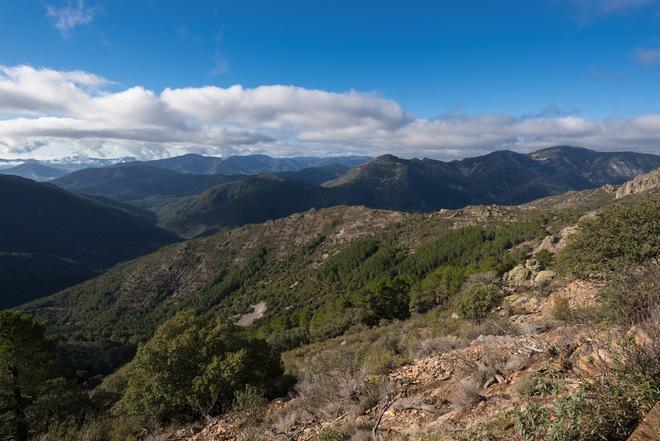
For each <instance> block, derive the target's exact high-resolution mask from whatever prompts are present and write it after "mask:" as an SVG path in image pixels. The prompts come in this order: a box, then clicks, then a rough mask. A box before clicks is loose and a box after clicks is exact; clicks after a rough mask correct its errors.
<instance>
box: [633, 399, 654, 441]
mask: <svg viewBox="0 0 660 441" xmlns="http://www.w3.org/2000/svg"><path fill="white" fill-rule="evenodd" d="M628 441H660V403H658V404H656V405H655V407H654V408H653V409H651V411H650V412H649V413H648V414H647V415H646V418H644V420H643V421H642V423H641V424H640V425H639V426H638V427H637V429H636V430H635V431H634V432H633V434H632V435H630V438H628Z"/></svg>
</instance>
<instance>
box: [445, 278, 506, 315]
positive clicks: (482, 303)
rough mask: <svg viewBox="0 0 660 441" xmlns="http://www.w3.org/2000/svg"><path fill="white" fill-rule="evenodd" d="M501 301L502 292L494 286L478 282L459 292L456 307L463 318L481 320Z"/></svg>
mask: <svg viewBox="0 0 660 441" xmlns="http://www.w3.org/2000/svg"><path fill="white" fill-rule="evenodd" d="M501 301H502V293H501V292H500V291H499V290H498V289H497V288H496V287H495V286H493V285H485V284H484V285H482V284H478V285H474V286H471V287H469V288H467V289H464V290H463V291H461V292H460V294H459V295H458V297H457V300H456V307H457V309H458V312H459V314H460V315H461V316H462V317H463V318H466V319H468V320H476V321H481V320H483V319H484V318H486V316H487V315H488V313H489V312H490V310H491V309H493V308H494V307H495V306H497V305H499V304H500V302H501Z"/></svg>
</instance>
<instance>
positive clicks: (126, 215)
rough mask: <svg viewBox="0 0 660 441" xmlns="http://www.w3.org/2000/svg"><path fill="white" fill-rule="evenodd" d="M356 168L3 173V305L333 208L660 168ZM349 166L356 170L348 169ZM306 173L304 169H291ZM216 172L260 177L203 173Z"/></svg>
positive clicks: (606, 161)
mask: <svg viewBox="0 0 660 441" xmlns="http://www.w3.org/2000/svg"><path fill="white" fill-rule="evenodd" d="M364 160H365V158H359V157H350V158H326V159H320V158H279V159H274V158H269V157H264V156H260V155H255V156H250V157H235V158H227V159H225V160H221V159H220V158H210V157H203V156H199V155H185V156H182V157H177V158H169V159H167V160H158V161H145V162H137V161H131V162H120V163H112V164H110V165H109V166H107V167H96V168H87V169H82V170H77V171H74V172H71V173H69V174H67V175H65V176H62V177H59V178H57V179H54V180H53V181H52V182H53V184H55V185H57V186H59V187H60V188H58V187H56V186H55V185H52V184H38V183H36V182H34V181H31V180H27V179H21V178H18V177H13V176H3V175H0V178H1V179H0V193H1V194H2V195H3V196H2V198H3V199H2V200H1V201H0V202H2V204H3V208H4V210H3V213H4V214H3V215H2V216H0V226H2V229H1V231H2V232H3V233H4V234H3V235H2V236H3V237H2V239H1V240H0V252H1V253H3V254H2V259H3V262H4V264H3V266H2V268H3V269H4V271H6V272H7V274H0V278H1V280H2V281H3V282H2V283H3V284H4V285H3V286H0V287H3V288H5V292H10V293H11V294H8V295H7V296H6V299H5V300H4V301H5V303H4V305H5V306H8V305H12V304H17V303H21V302H24V301H27V300H29V299H32V298H36V297H40V296H43V295H46V294H48V293H51V292H54V291H57V290H59V289H61V288H64V287H66V286H70V285H71V284H73V283H77V282H79V281H81V280H84V279H86V278H89V277H91V276H92V275H94V274H96V273H97V272H98V271H102V270H104V269H105V268H107V267H109V266H111V265H113V264H115V263H118V262H121V261H124V260H127V259H131V258H134V257H138V256H140V255H142V254H144V253H147V252H150V251H154V250H156V249H157V248H159V247H160V246H162V245H165V244H168V243H171V242H174V241H176V240H178V237H177V236H182V237H194V236H200V235H203V236H206V235H211V234H214V233H215V232H218V231H223V230H227V229H230V228H235V227H239V226H241V225H245V224H255V223H260V222H264V221H267V220H271V219H278V218H283V217H286V216H288V215H290V214H293V213H297V212H304V211H307V210H309V209H311V208H327V207H332V206H340V205H362V206H366V207H370V208H380V209H392V210H398V211H408V212H432V211H435V210H438V209H441V208H450V209H453V208H460V207H464V206H466V205H471V204H503V205H511V204H520V203H525V202H528V201H531V200H534V199H537V198H541V197H544V196H550V195H556V194H560V193H563V192H566V191H569V190H582V189H588V188H595V187H598V186H600V185H603V184H617V183H620V182H623V181H625V180H628V179H630V178H633V177H635V176H637V175H639V174H642V173H644V172H647V171H649V170H652V169H655V168H658V167H660V157H658V156H654V155H647V154H640V153H630V152H624V153H607V152H597V151H593V150H588V149H583V148H576V147H567V146H559V147H552V148H548V149H543V150H539V151H537V152H534V153H530V154H521V153H515V152H511V151H498V152H494V153H491V154H488V155H485V156H480V157H476V158H467V159H464V160H460V161H450V162H444V161H438V160H432V159H421V160H420V159H402V158H398V157H395V156H392V155H384V156H381V157H378V158H376V159H374V160H371V161H369V162H367V163H364V164H362V161H364ZM334 161H338V162H334ZM223 164H224V165H223ZM354 164H361V165H358V166H356V167H353V168H350V167H351V166H352V165H354ZM24 165H25V166H26V167H24V168H27V167H28V166H29V167H32V168H35V167H39V165H38V164H33V163H30V164H24ZM305 165H311V166H310V167H307V168H300V167H304V166H305ZM229 166H231V167H229ZM223 167H224V168H223ZM291 168H292V169H293V170H287V169H291ZM58 170H59V169H58ZM177 170H178V171H177ZM222 170H225V171H242V172H245V173H248V172H249V173H257V175H247V174H235V175H224V174H212V173H211V172H217V171H222ZM263 170H266V171H265V172H264V171H263ZM278 170H287V171H278ZM154 223H157V225H158V226H156V225H154ZM10 273H11V275H12V277H8V276H9V274H10ZM2 276H4V277H2ZM8 284H9V285H8Z"/></svg>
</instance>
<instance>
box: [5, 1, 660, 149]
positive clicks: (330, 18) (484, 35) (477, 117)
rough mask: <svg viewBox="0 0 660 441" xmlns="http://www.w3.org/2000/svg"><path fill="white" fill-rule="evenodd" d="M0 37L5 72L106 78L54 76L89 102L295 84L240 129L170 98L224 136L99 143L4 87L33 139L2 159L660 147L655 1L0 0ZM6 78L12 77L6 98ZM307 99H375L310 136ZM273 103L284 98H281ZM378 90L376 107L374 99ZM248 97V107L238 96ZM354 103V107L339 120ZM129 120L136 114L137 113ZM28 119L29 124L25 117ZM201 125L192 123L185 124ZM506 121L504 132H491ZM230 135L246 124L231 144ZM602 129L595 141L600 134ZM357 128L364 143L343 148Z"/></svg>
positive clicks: (13, 141)
mask: <svg viewBox="0 0 660 441" xmlns="http://www.w3.org/2000/svg"><path fill="white" fill-rule="evenodd" d="M0 29H3V37H4V38H3V41H4V43H3V44H0V65H2V66H5V67H6V68H7V69H17V68H18V67H20V66H23V67H25V66H28V67H30V68H31V69H33V70H34V72H33V73H32V74H30V75H42V76H43V74H44V72H45V71H46V70H47V71H48V72H55V73H66V72H72V71H76V72H84V73H88V74H89V75H94V76H97V77H98V78H100V79H103V81H99V82H96V83H95V84H88V83H85V82H83V83H80V82H78V81H77V80H75V79H74V80H72V79H71V78H68V79H67V78H65V77H66V75H64V76H63V77H62V79H61V80H60V82H59V83H57V84H50V83H49V85H48V87H54V88H55V89H58V88H60V89H62V88H64V89H66V88H67V87H69V86H71V87H75V88H78V89H80V90H81V91H83V92H84V93H85V94H86V95H87V96H88V98H98V97H100V96H104V95H108V94H113V93H117V94H121V93H123V92H126V91H129V90H133V89H134V88H139V89H140V90H143V91H146V92H148V93H151V94H153V95H155V96H156V97H157V98H159V97H161V94H162V92H163V91H164V90H167V89H170V90H179V91H182V90H188V91H189V92H191V93H192V92H193V91H199V90H206V89H203V87H204V86H216V88H217V90H213V91H211V92H213V94H211V95H210V97H207V101H208V100H210V99H213V100H218V99H219V100H220V101H222V99H223V98H222V97H221V96H219V95H218V93H220V92H222V91H226V90H228V88H230V87H231V86H234V85H241V86H242V88H243V89H242V91H243V92H242V93H246V92H249V91H253V90H255V88H257V89H258V88H259V87H260V86H262V87H263V86H271V85H286V86H295V88H296V89H295V90H294V91H293V92H292V91H291V90H289V91H288V92H287V93H288V94H289V96H288V97H283V96H282V93H281V92H282V91H278V90H274V91H273V90H263V91H262V92H264V93H263V94H260V95H259V94H255V95H259V96H258V97H252V98H251V99H255V100H257V102H255V103H254V104H252V105H251V109H249V110H245V109H243V110H244V111H245V112H249V111H253V112H256V114H263V113H264V112H266V113H268V112H271V113H272V112H275V113H277V112H279V113H278V115H280V116H281V115H285V116H286V117H285V118H283V119H284V121H281V119H282V118H279V116H278V117H277V118H274V119H270V120H268V119H267V120H264V119H263V118H258V117H256V116H255V114H249V115H245V116H244V117H238V118H237V119H236V120H234V119H233V118H231V110H232V109H220V110H218V109H215V108H213V109H208V112H209V113H204V114H203V115H202V114H199V113H196V112H194V111H193V110H196V109H192V107H190V106H195V105H196V104H194V103H190V102H188V101H186V104H185V105H179V103H180V101H177V103H176V104H173V103H172V102H171V101H167V100H165V101H167V102H166V103H165V104H162V103H161V105H162V106H165V107H167V111H168V112H169V111H172V109H174V110H176V111H177V112H179V115H178V116H179V117H180V118H181V121H183V122H182V123H181V124H184V123H185V124H186V127H185V130H184V129H182V130H183V132H185V131H186V130H193V129H192V128H191V127H192V126H191V125H190V124H192V125H193V126H194V127H196V128H197V129H198V130H201V129H200V128H201V127H202V126H203V127H204V128H205V129H214V130H216V132H217V131H218V130H220V132H222V130H224V132H223V133H224V134H223V135H219V134H216V135H213V134H211V135H209V133H211V132H207V133H206V135H204V136H197V135H199V133H196V134H195V136H191V137H190V140H186V139H185V133H183V134H182V133H179V134H178V135H177V136H165V135H162V136H155V135H154V136H148V137H147V136H140V137H137V136H134V137H133V138H131V137H130V136H125V135H122V136H117V135H116V134H111V135H108V136H101V135H102V133H100V132H103V133H105V132H108V127H106V126H110V125H111V123H114V124H115V125H121V123H122V121H123V120H122V121H120V120H121V118H110V120H108V121H105V125H104V127H103V129H102V130H101V129H98V127H100V125H98V124H97V126H94V127H95V129H94V130H93V132H94V133H92V134H91V135H89V132H90V130H87V131H86V132H87V133H88V135H81V134H80V133H77V134H72V133H71V134H70V135H71V136H64V135H66V134H62V133H60V132H58V133H55V132H54V131H53V129H52V128H51V126H48V128H47V129H45V128H44V127H45V126H44V125H45V124H46V122H44V121H43V119H45V118H49V119H53V118H65V117H66V118H69V119H72V118H73V119H77V120H78V121H79V122H80V124H78V125H75V124H73V123H71V124H73V125H75V127H74V128H79V127H80V125H84V124H89V123H90V121H88V120H87V119H86V118H81V116H80V114H81V113H85V112H84V111H82V110H80V106H79V107H77V108H78V109H79V110H78V114H76V112H75V111H72V110H71V109H70V108H67V109H64V108H57V106H46V107H45V108H44V107H40V108H39V109H32V108H29V106H28V105H27V104H26V105H25V106H23V107H21V106H5V108H3V106H2V102H1V100H2V95H1V94H0V115H3V116H2V118H3V119H4V121H5V122H7V121H14V123H13V124H14V126H15V125H16V122H17V121H18V120H20V121H23V126H21V127H22V128H21V130H17V129H15V128H14V126H12V127H11V130H9V132H11V133H14V132H15V133H16V135H14V136H9V137H7V138H6V139H4V140H2V139H0V154H3V153H4V156H8V155H9V156H11V155H15V156H25V155H26V154H29V155H33V156H39V154H40V153H44V154H46V155H54V154H62V153H72V154H74V153H75V154H85V153H89V154H94V153H96V154H101V155H106V156H107V155H111V154H113V152H114V153H116V154H119V153H126V152H128V154H135V155H137V156H162V155H170V154H173V153H177V152H180V151H184V150H185V151H200V152H202V153H213V154H228V153H241V152H248V153H249V152H253V151H264V152H267V153H269V152H270V153H272V154H305V153H309V152H315V153H326V154H332V153H346V152H349V153H353V152H355V153H364V152H367V153H378V152H379V150H383V151H392V152H395V153H399V154H403V155H404V156H405V155H408V156H412V155H417V156H423V155H429V156H437V157H454V156H464V155H467V154H476V153H480V152H485V151H488V150H493V149H496V148H502V147H509V148H514V149H518V150H525V149H531V148H534V147H537V146H540V145H542V144H543V143H550V142H553V141H563V140H566V141H572V140H573V138H574V139H575V142H579V143H581V144H587V145H589V146H592V147H599V146H600V144H603V146H602V148H607V149H611V148H616V147H617V146H619V145H620V146H621V147H623V148H633V149H638V150H643V151H656V150H655V149H656V147H654V146H655V145H657V144H656V141H657V140H659V139H660V135H658V134H657V133H656V132H657V130H656V129H657V128H658V127H660V125H659V126H658V127H656V126H655V125H654V124H655V123H656V120H655V119H654V115H656V114H657V113H658V111H659V110H658V103H659V102H660V87H659V86H660V81H659V79H660V78H659V74H660V2H658V1H656V0H539V1H532V0H530V1H522V0H518V1H511V0H501V1H496V2H495V1H469V0H465V1H461V2H449V1H414V0H413V1H389V0H380V1H371V0H368V1H302V0H300V1H277V2H274V1H240V2H236V1H233V2H229V1H195V0H191V1H186V2H177V1H160V0H144V1H140V0H132V1H128V0H112V1H111V0H105V1H93V0H85V1H83V0H37V1H32V0H21V1H8V0H0ZM21 75H27V74H26V73H25V72H23V73H21ZM2 80H3V77H2V75H0V90H2V86H1V84H2ZM4 80H5V83H6V84H5V89H6V90H9V91H10V92H11V93H13V95H11V97H13V98H11V99H10V96H9V95H8V96H7V97H5V100H7V101H15V100H17V98H16V96H17V95H16V94H17V93H18V92H16V90H19V89H20V93H21V94H22V95H21V96H22V97H23V98H25V102H26V103H27V102H31V101H30V100H29V99H28V98H30V97H29V96H26V95H29V93H30V86H29V84H28V83H24V81H23V77H20V78H18V77H17V75H15V74H14V75H12V74H11V73H8V72H5V73H4ZM22 82H23V83H22ZM19 83H20V84H19ZM21 84H23V85H22V86H21ZM30 84H37V83H30ZM39 84H41V83H39ZM67 84H68V86H67ZM12 88H14V89H15V90H13V89H12ZM58 90H59V89H58ZM206 91H207V92H208V90H206ZM296 91H298V92H296ZM310 91H323V92H324V93H327V94H330V95H329V96H325V95H323V96H321V97H317V98H318V99H320V100H321V102H320V105H321V106H323V105H324V104H323V103H327V102H328V100H332V99H335V98H337V99H338V101H342V99H341V98H342V97H346V94H350V93H352V92H351V91H355V93H357V94H358V95H359V97H362V98H364V99H365V100H366V101H367V103H366V104H364V105H362V104H355V103H353V104H350V105H348V106H349V108H350V109H348V110H347V108H346V105H347V104H346V103H345V100H344V101H342V102H343V103H344V104H340V103H337V106H335V107H332V109H326V111H323V112H322V113H323V114H322V115H320V117H321V118H324V117H327V119H328V121H327V122H328V124H329V125H330V126H331V128H332V129H334V130H335V131H336V129H337V124H339V123H340V122H341V121H342V120H343V119H344V118H346V119H351V118H355V117H357V118H360V117H361V116H363V115H364V114H368V115H370V116H369V118H368V121H367V122H366V123H365V125H363V126H360V127H354V126H353V125H351V124H348V125H346V126H345V127H341V128H342V130H343V131H342V132H341V133H334V134H329V133H327V132H328V124H325V125H323V127H316V126H315V125H314V124H312V123H311V122H310V123H308V122H306V121H303V122H302V123H301V124H299V125H296V122H297V121H299V120H300V118H301V117H302V116H300V117H298V118H294V117H293V116H287V115H290V114H291V113H292V111H291V109H290V106H289V105H290V103H291V100H292V99H294V100H295V98H292V97H291V96H290V95H294V96H300V95H301V94H304V93H309V92H310ZM60 92H61V90H60ZM216 92H217V93H216ZM266 92H273V93H266ZM8 93H9V92H8ZM53 93H54V94H56V91H54V92H53ZM262 95H263V96H262ZM285 95H286V93H285ZM312 95H313V94H312ZM62 96H63V98H64V99H73V98H66V97H68V95H62ZM223 96H224V95H223ZM273 96H276V97H277V99H278V100H279V101H278V102H277V104H276V105H275V104H273V102H272V100H273V99H275V98H273ZM211 97H212V98H211ZM375 97H377V98H378V100H382V102H381V101H378V100H376V101H375V102H374V99H375ZM147 98H148V97H147ZM189 98H190V97H186V99H189ZM308 98H309V101H307V98H306V100H305V101H304V103H305V105H308V106H315V102H316V101H314V99H315V98H314V97H313V96H309V97H308ZM177 99H183V98H181V97H180V96H179V97H177ZM237 99H238V100H240V101H241V105H243V104H242V103H243V101H242V100H243V97H239V98H237ZM282 100H283V101H282ZM138 101H139V100H138ZM161 101H162V100H161ZM264 102H265V103H267V104H263V103H264ZM392 103H394V104H395V105H396V106H398V107H399V111H400V113H401V115H399V116H396V115H394V116H393V115H391V114H390V115H389V116H387V117H386V119H387V122H386V123H385V125H382V126H381V125H378V124H376V123H374V121H373V120H374V119H377V118H375V117H373V115H371V112H372V111H374V109H376V108H378V107H381V106H383V105H384V106H386V107H387V106H388V105H389V104H392ZM130 104H131V105H134V106H136V112H137V111H139V110H140V109H142V108H143V107H142V106H143V102H142V101H139V102H137V103H136V102H133V101H131V103H130ZM264 105H265V106H266V107H267V109H266V110H264V108H263V106H264ZM26 106H27V107H26ZM81 106H82V104H81ZM260 106H261V107H260ZM356 106H357V107H356ZM370 106H374V107H370ZM97 111H99V112H101V110H100V109H97ZM342 111H343V112H344V114H343V115H338V116H337V115H335V114H334V113H333V112H342ZM393 111H396V109H394V110H393ZM350 112H356V113H354V114H352V113H350ZM302 113H303V114H304V113H305V112H304V111H302ZM329 113H332V115H330V116H328V114H329ZM211 115H213V117H211ZM227 115H229V116H227ZM381 116H382V115H381ZM123 117H126V118H127V119H130V118H129V117H130V115H123ZM169 118H174V117H173V116H171V115H170V116H169ZM397 118H399V119H400V120H397ZM484 118H487V120H484ZM499 118H503V119H501V120H500V119H499ZM570 118H573V119H570ZM640 118H641V120H640ZM26 119H28V120H31V121H28V122H27V123H24V120H26ZM39 119H41V121H39V127H37V128H36V129H34V130H30V129H28V128H25V127H24V126H25V125H26V124H28V123H29V124H32V125H36V124H37V120H39ZM191 119H192V120H195V121H194V122H193V123H190V121H191ZM275 120H277V121H275ZM457 121H458V122H457ZM610 121H615V122H616V124H614V125H612V123H610ZM640 121H641V122H640ZM51 122H57V123H58V124H60V126H61V124H64V123H67V121H64V120H60V121H51ZM69 122H70V121H69ZM96 122H97V123H98V121H96ZM151 123H153V121H151ZM432 123H433V124H434V125H433V127H432V128H431V129H429V125H430V124H432ZM553 123H554V124H559V123H561V124H560V126H561V127H559V128H558V129H557V130H558V131H561V130H565V129H566V124H568V126H569V131H571V133H573V135H572V136H573V138H571V137H567V135H566V133H565V132H562V133H557V135H556V136H553V133H552V129H551V128H548V127H547V126H548V125H549V124H550V125H551V124H553ZM99 124H100V123H99ZM456 124H461V125H460V127H457V126H456ZM498 124H499V125H500V126H501V127H495V128H493V127H492V126H493V125H495V126H497V125H498ZM521 124H522V125H523V127H522V128H521V127H520V125H521ZM530 124H534V125H535V127H538V126H539V125H542V126H544V127H545V129H544V130H541V132H542V133H540V132H539V131H538V130H527V128H526V127H527V126H529V125H530ZM576 124H577V127H579V130H577V131H576V130H575V128H576ZM584 124H587V125H589V127H590V129H588V128H586V126H585V125H584ZM617 124H618V125H617ZM622 124H623V125H625V129H626V130H632V129H631V127H630V126H631V124H632V125H633V126H635V127H637V126H640V127H642V128H643V129H644V130H645V132H644V133H637V132H635V134H634V136H633V135H630V136H626V137H625V139H621V140H617V139H614V140H612V142H609V141H608V140H609V139H611V137H610V138H607V139H606V136H608V134H611V133H612V132H614V131H621V130H623V128H624V127H623V126H621V125H622ZM635 124H636V125H635ZM649 124H650V125H649ZM151 125H152V126H153V124H151ZM443 125H444V126H445V127H444V129H445V130H444V131H443ZM447 125H450V127H449V126H447ZM512 125H516V128H511V126H512ZM604 125H606V126H604ZM148 126H149V124H146V125H143V126H141V127H143V128H145V130H146V129H147V128H149V127H148ZM404 126H405V130H406V131H405V132H402V131H401V130H402V129H401V128H402V127H404ZM58 127H59V126H58ZM502 127H505V129H506V128H507V127H508V129H507V130H505V132H507V133H502ZM635 127H633V128H635ZM6 128H7V127H6ZM151 128H153V127H151ZM97 129H98V130H97ZM129 129H130V130H132V131H137V130H139V127H137V126H131V127H126V130H129ZM171 129H172V128H171V127H170V132H171ZM414 129H419V130H414ZM495 129H499V132H497V131H496V130H495ZM12 130H13V131H12ZM126 130H124V131H126ZM228 130H229V131H234V132H232V133H231V135H232V136H228V135H227V133H226V132H227V131H228ZM468 130H471V131H472V132H473V133H472V135H473V137H478V138H479V137H480V138H482V141H481V143H479V142H475V141H466V140H465V139H463V135H464V132H465V131H468ZM236 131H239V132H240V133H238V132H236ZM411 131H413V132H414V133H415V135H413V137H414V136H418V135H416V133H417V132H418V131H422V132H425V133H426V132H428V133H427V135H426V136H425V137H424V140H423V141H422V140H420V141H419V142H417V143H415V142H411V141H410V139H409V138H410V137H409V136H407V135H410V132H411ZM594 131H599V133H598V136H595V135H594V133H592V132H594ZM494 132H497V133H494ZM578 132H579V133H580V134H578V135H576V133H578ZM586 132H589V133H586ZM67 133H68V132H67ZM217 133H219V132H217ZM237 133H238V134H237ZM351 133H353V138H352V139H348V138H350V136H349V135H350V134H351ZM374 133H379V135H378V136H376V135H374ZM585 133H586V134H585ZM248 134H249V135H250V136H248ZM443 134H445V135H447V136H443ZM388 135H392V136H390V137H388ZM656 135H657V136H656ZM237 136H238V138H239V140H238V141H237V140H236V139H237V138H236V137H237ZM246 137H247V138H249V139H247V138H246ZM434 138H435V139H437V140H438V141H437V143H436V144H437V145H434V142H433V139H434ZM630 138H632V140H631V139H630ZM656 138H657V139H656ZM388 140H389V141H388ZM605 141H607V142H605ZM488 142H490V144H488ZM67 144H68V145H70V147H66V145H67ZM3 145H4V146H5V147H4V152H3V151H2V146H3ZM138 145H139V147H138ZM397 145H398V146H400V147H397ZM39 146H51V147H46V148H41V147H39ZM49 149H50V150H49ZM67 149H69V150H70V151H69V150H67ZM397 149H398V150H397Z"/></svg>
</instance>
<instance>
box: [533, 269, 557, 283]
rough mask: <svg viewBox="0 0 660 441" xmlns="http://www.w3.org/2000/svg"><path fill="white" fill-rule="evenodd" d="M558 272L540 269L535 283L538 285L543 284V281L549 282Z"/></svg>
mask: <svg viewBox="0 0 660 441" xmlns="http://www.w3.org/2000/svg"><path fill="white" fill-rule="evenodd" d="M555 275H556V273H555V272H554V271H551V270H543V271H539V272H538V274H536V276H535V277H534V283H535V284H536V285H542V284H543V283H546V282H549V281H550V280H552V279H553V278H554V277H555Z"/></svg>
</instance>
